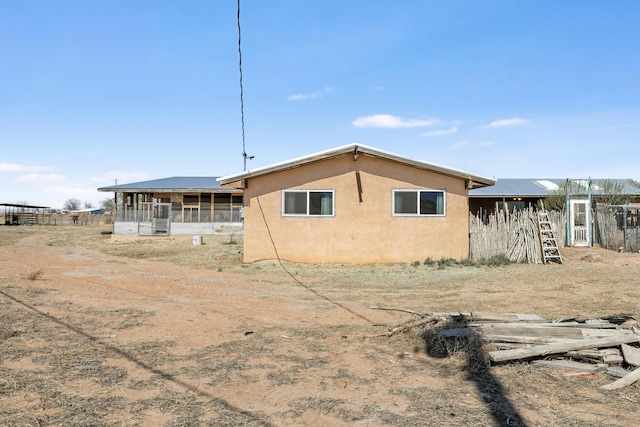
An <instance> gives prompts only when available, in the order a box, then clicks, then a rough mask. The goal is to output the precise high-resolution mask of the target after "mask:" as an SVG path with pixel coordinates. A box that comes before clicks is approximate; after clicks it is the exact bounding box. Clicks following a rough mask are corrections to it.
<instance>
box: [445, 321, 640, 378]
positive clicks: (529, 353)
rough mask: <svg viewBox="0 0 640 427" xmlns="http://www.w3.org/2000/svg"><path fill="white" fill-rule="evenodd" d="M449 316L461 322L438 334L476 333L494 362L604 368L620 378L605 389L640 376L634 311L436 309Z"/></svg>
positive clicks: (591, 369)
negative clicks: (587, 315) (558, 314)
mask: <svg viewBox="0 0 640 427" xmlns="http://www.w3.org/2000/svg"><path fill="white" fill-rule="evenodd" d="M438 316H450V317H451V319H453V320H454V322H453V323H452V324H453V325H458V326H457V327H452V328H444V329H442V330H440V332H439V334H440V335H441V336H443V337H445V338H447V337H449V338H450V337H462V336H465V335H469V334H477V335H478V336H479V337H480V338H481V339H482V341H484V342H486V343H489V344H490V347H491V348H492V349H493V350H491V351H489V353H488V358H489V360H490V361H491V363H504V362H508V361H513V360H527V361H531V362H532V363H535V364H538V365H543V366H548V367H552V368H556V369H565V370H573V371H579V372H586V373H597V372H606V373H608V374H610V375H613V376H616V377H620V379H619V380H617V381H615V382H614V383H612V384H608V385H606V386H604V387H603V388H605V389H607V390H613V389H617V388H621V387H624V386H627V385H629V384H633V383H634V382H636V381H638V380H640V346H639V343H640V329H638V327H637V325H638V322H637V321H636V320H635V319H634V318H633V316H630V315H625V314H620V315H613V316H605V317H603V318H598V319H581V318H579V316H570V317H565V318H561V319H556V320H545V319H543V318H541V317H540V316H537V315H525V314H491V313H434V315H433V317H438Z"/></svg>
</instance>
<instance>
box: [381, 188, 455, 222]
mask: <svg viewBox="0 0 640 427" xmlns="http://www.w3.org/2000/svg"><path fill="white" fill-rule="evenodd" d="M444 207H445V193H444V191H440V190H393V215H394V216H444V214H445V209H444Z"/></svg>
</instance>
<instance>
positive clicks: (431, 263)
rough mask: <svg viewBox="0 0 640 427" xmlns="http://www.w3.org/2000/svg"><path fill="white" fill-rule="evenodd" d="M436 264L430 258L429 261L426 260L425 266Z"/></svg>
mask: <svg viewBox="0 0 640 427" xmlns="http://www.w3.org/2000/svg"><path fill="white" fill-rule="evenodd" d="M435 264H436V262H435V261H434V260H432V259H431V257H428V258H427V259H425V260H424V265H428V266H433V265H435Z"/></svg>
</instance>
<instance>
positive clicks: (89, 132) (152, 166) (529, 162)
mask: <svg viewBox="0 0 640 427" xmlns="http://www.w3.org/2000/svg"><path fill="white" fill-rule="evenodd" d="M236 13H237V3H236V1H235V0H225V1H222V0H218V1H196V0H192V1H182V2H177V1H163V0H155V1H142V0H137V1H136V0H128V1H118V0H114V1H108V2H104V1H81V0H77V1H67V0H57V1H40V0H32V1H16V2H12V1H2V2H0V58H1V59H0V144H1V145H0V146H1V147H2V149H1V150H0V182H1V184H0V185H1V187H0V188H1V190H0V202H5V203H7V202H12V203H13V202H26V203H29V204H36V205H45V206H51V207H56V208H59V207H61V206H62V205H63V203H64V201H65V200H67V199H69V198H77V199H79V200H81V201H82V202H90V203H93V204H94V205H98V204H99V202H100V201H101V200H102V199H104V198H105V197H108V196H110V194H108V193H98V192H97V191H96V188H98V187H102V186H109V185H113V184H114V183H115V180H116V179H117V180H118V183H127V182H135V181H141V180H146V179H155V178H163V177H168V176H219V175H227V174H232V173H237V172H241V171H242V170H243V159H242V134H241V120H240V89H239V69H238V68H239V66H238V59H239V58H238V28H237V20H236ZM638 16H640V2H638V1H632V0H620V1H615V2H604V1H595V0H579V1H578V0H576V1H571V0H565V1H545V0H538V1H533V0H532V1H524V0H522V1H513V0H508V1H497V0H496V1H491V0H487V1H477V0H474V1H458V0H451V1H429V0H417V1H411V0H404V1H400V2H391V1H387V0H385V1H378V0H366V1H361V0H350V1H333V0H305V1H302V0H296V1H294V0H289V1H285V0H273V1H259V0H243V1H242V3H241V28H242V59H243V82H244V108H245V110H244V111H245V136H246V148H247V152H248V154H249V155H252V156H255V158H254V159H253V160H251V161H249V163H248V168H249V169H251V168H256V167H260V166H265V165H268V164H271V163H276V162H280V161H284V160H288V159H290V158H294V157H299V156H303V155H305V154H309V153H313V152H317V151H323V150H326V149H329V148H333V147H337V146H341V145H345V144H349V143H352V142H359V143H362V144H366V145H369V146H373V147H376V148H379V149H382V150H386V151H391V152H394V153H397V154H400V155H404V156H407V157H411V158H416V159H420V160H424V161H427V162H432V163H437V164H440V165H444V166H449V167H452V168H456V169H462V170H466V171H468V172H471V173H474V174H478V175H483V176H488V177H496V178H540V177H544V178H586V177H594V178H633V179H636V180H640V167H639V166H640V161H639V159H638V155H637V153H638V151H639V150H638V147H639V145H638V142H639V137H640V105H639V101H640V85H639V84H638V81H639V78H640V77H639V76H640V55H639V51H638V49H639V48H638V46H640V31H638V28H637V17H638Z"/></svg>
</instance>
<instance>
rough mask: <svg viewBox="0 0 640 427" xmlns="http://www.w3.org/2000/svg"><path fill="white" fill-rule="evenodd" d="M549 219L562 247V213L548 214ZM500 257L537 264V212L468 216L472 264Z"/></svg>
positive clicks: (538, 235) (563, 217)
mask: <svg viewBox="0 0 640 427" xmlns="http://www.w3.org/2000/svg"><path fill="white" fill-rule="evenodd" d="M549 220H550V221H551V227H552V229H553V231H554V234H555V237H556V241H557V243H558V246H559V247H563V246H564V239H565V226H564V224H565V216H564V212H557V211H550V212H549ZM496 255H504V256H506V257H507V258H509V259H510V260H511V261H514V262H529V263H541V262H542V250H541V248H540V233H539V229H538V216H537V211H536V210H534V209H533V208H529V209H523V210H520V211H516V212H511V213H510V212H505V211H499V212H498V213H495V214H491V215H483V216H476V215H472V214H470V216H469V258H470V259H471V260H472V261H480V260H482V259H489V258H492V257H494V256H496Z"/></svg>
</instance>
